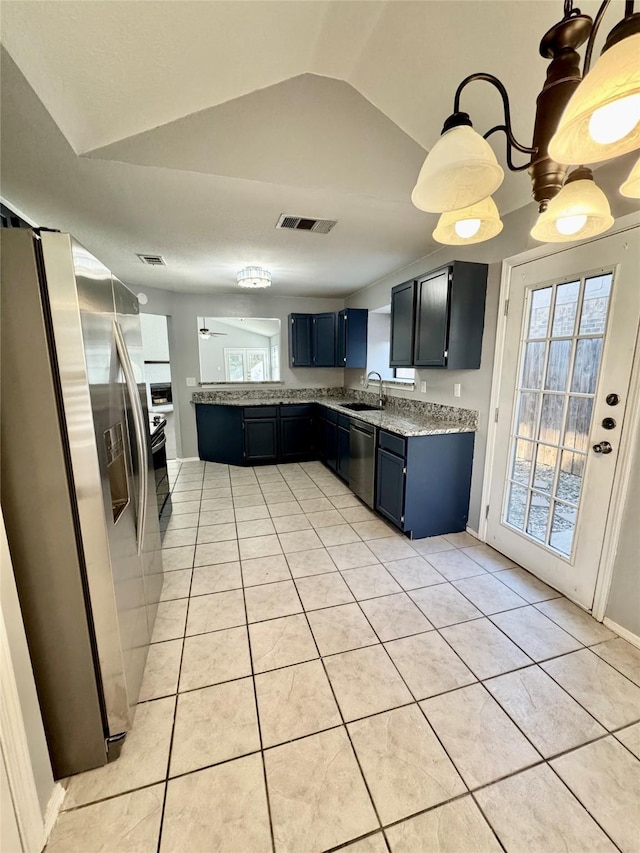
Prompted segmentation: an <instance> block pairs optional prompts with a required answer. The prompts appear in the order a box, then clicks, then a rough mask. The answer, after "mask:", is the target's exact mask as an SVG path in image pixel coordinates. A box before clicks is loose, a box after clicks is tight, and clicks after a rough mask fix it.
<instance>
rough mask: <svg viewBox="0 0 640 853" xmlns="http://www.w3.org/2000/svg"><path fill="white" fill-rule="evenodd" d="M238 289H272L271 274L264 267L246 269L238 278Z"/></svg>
mask: <svg viewBox="0 0 640 853" xmlns="http://www.w3.org/2000/svg"><path fill="white" fill-rule="evenodd" d="M236 280H237V282H238V287H250V288H263V287H271V273H270V272H269V270H265V269H263V268H262V267H245V268H244V269H243V270H240V272H239V273H238V275H237V276H236Z"/></svg>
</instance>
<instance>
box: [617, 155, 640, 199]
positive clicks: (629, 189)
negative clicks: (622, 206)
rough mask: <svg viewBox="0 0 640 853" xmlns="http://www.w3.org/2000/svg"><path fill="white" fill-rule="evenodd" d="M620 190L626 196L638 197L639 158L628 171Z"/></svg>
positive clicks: (639, 188) (639, 190)
mask: <svg viewBox="0 0 640 853" xmlns="http://www.w3.org/2000/svg"><path fill="white" fill-rule="evenodd" d="M620 192H621V193H622V195H624V196H626V197H627V198H640V160H637V161H636V165H635V166H634V167H633V169H632V170H631V171H630V172H629V177H628V178H627V180H626V181H625V182H624V184H622V186H621V187H620Z"/></svg>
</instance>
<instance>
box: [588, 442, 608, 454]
mask: <svg viewBox="0 0 640 853" xmlns="http://www.w3.org/2000/svg"><path fill="white" fill-rule="evenodd" d="M612 450H613V447H611V445H610V444H609V442H608V441H601V442H599V443H598V444H594V445H593V452H594V453H611V451H612Z"/></svg>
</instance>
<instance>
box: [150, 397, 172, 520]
mask: <svg viewBox="0 0 640 853" xmlns="http://www.w3.org/2000/svg"><path fill="white" fill-rule="evenodd" d="M166 425H167V421H166V419H165V418H163V417H162V416H161V415H151V414H150V415H149V432H150V434H151V454H152V457H153V471H154V474H155V489H156V499H157V502H158V516H160V515H161V514H162V512H163V510H164V511H165V516H166V515H167V513H168V511H169V510H170V507H171V500H170V498H169V492H170V490H171V489H170V486H169V472H168V471H167V436H166V434H165V427H166Z"/></svg>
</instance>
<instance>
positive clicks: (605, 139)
mask: <svg viewBox="0 0 640 853" xmlns="http://www.w3.org/2000/svg"><path fill="white" fill-rule="evenodd" d="M623 99H624V100H623ZM594 134H595V136H596V138H598V139H601V140H602V141H601V142H598V141H597V139H596V138H594ZM636 148H640V33H636V34H634V35H631V36H628V37H627V38H625V39H623V40H622V41H620V42H618V43H617V44H614V45H613V46H612V47H610V48H609V49H608V50H607V51H605V53H603V54H602V56H601V57H600V58H599V59H598V61H597V62H596V64H595V65H594V66H593V68H592V69H591V71H589V73H588V74H587V76H586V77H585V78H584V80H583V81H582V82H581V83H580V85H579V86H578V88H577V89H576V91H575V92H574V93H573V96H572V97H571V100H570V101H569V103H568V104H567V106H566V108H565V111H564V113H563V114H562V118H561V119H560V123H559V125H558V129H557V130H556V132H555V134H554V136H553V138H552V139H551V142H550V143H549V156H550V157H551V159H552V160H555V161H556V163H585V164H586V163H598V162H600V161H601V160H610V159H611V158H612V157H618V156H619V155H620V154H626V153H627V152H628V151H633V150H634V149H636Z"/></svg>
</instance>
